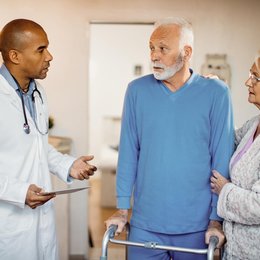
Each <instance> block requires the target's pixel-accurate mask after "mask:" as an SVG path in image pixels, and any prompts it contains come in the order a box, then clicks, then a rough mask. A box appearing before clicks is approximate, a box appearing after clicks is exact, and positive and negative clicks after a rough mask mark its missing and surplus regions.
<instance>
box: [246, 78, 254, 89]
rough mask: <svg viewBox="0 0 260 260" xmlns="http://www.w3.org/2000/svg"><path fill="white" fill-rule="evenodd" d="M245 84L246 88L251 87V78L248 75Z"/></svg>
mask: <svg viewBox="0 0 260 260" xmlns="http://www.w3.org/2000/svg"><path fill="white" fill-rule="evenodd" d="M245 86H246V87H248V88H250V87H252V79H251V78H250V77H249V78H248V79H247V80H246V82H245Z"/></svg>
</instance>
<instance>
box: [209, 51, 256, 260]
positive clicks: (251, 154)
mask: <svg viewBox="0 0 260 260" xmlns="http://www.w3.org/2000/svg"><path fill="white" fill-rule="evenodd" d="M245 84H246V86H247V87H248V92H249V96H248V101H249V103H252V104H254V105H255V106H256V107H257V108H258V109H259V108H260V52H259V53H258V56H257V57H256V60H255V62H254V64H253V66H252V67H251V69H250V73H249V78H248V79H247V81H246V83H245ZM259 133H260V115H258V116H256V117H254V118H252V119H251V120H249V121H247V122H246V123H245V124H244V125H243V126H242V127H241V128H240V129H238V130H237V131H236V151H235V153H234V154H233V157H232V158H231V161H230V178H231V180H227V179H226V178H224V177H223V176H222V175H221V174H220V173H218V172H217V171H213V175H212V177H211V187H212V191H213V192H215V193H217V194H219V200H218V214H219V216H221V217H223V218H224V224H223V225H224V232H225V235H226V239H227V243H226V245H225V250H224V255H223V259H243V260H244V259H250V260H259V259H260V136H259Z"/></svg>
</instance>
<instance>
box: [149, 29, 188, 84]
mask: <svg viewBox="0 0 260 260" xmlns="http://www.w3.org/2000/svg"><path fill="white" fill-rule="evenodd" d="M179 43H180V28H179V27H178V26H175V25H168V26H160V27H158V28H157V29H155V31H154V32H153V33H152V35H151V38H150V55H151V61H152V68H153V74H154V77H155V78H156V79H158V80H167V79H169V78H171V77H173V76H174V75H175V74H176V73H177V72H178V71H179V70H180V69H182V67H183V65H184V63H183V54H182V51H181V50H180V47H179Z"/></svg>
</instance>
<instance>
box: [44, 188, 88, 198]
mask: <svg viewBox="0 0 260 260" xmlns="http://www.w3.org/2000/svg"><path fill="white" fill-rule="evenodd" d="M89 188H90V186H87V187H82V188H73V189H64V190H54V191H47V192H42V193H39V195H40V196H49V195H53V194H55V195H62V194H69V193H73V192H78V191H81V190H86V189H89Z"/></svg>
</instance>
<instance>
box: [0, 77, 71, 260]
mask: <svg viewBox="0 0 260 260" xmlns="http://www.w3.org/2000/svg"><path fill="white" fill-rule="evenodd" d="M37 86H38V89H39V91H40V92H41V94H42V98H43V101H44V106H43V113H44V114H45V117H46V120H48V110H47V102H46V97H45V94H44V91H43V89H42V88H41V86H40V85H39V84H38V83H37ZM26 115H27V119H28V123H29V125H30V128H31V133H30V134H26V133H25V132H24V131H23V124H24V115H23V110H22V103H21V98H20V97H19V96H18V95H17V93H16V92H15V90H14V89H13V88H12V87H11V86H10V85H9V84H8V82H7V81H6V80H5V79H4V78H3V77H2V76H1V75H0V126H1V127H0V259H1V260H20V259H21V260H43V259H44V260H53V259H58V253H57V246H56V234H55V223H54V212H53V201H52V200H51V201H49V202H47V203H46V204H44V205H43V206H41V207H37V208H36V209H31V208H30V207H29V206H27V205H25V197H26V193H27V190H28V187H29V185H30V184H36V185H37V186H39V187H42V188H44V189H45V190H46V191H48V190H51V189H52V187H51V180H50V174H49V172H52V173H53V174H55V175H57V176H58V177H59V178H61V179H62V180H64V181H67V177H68V176H67V175H68V170H69V167H70V166H71V164H72V163H73V161H74V160H75V158H73V157H71V156H68V155H62V154H61V153H59V152H57V151H56V150H55V149H54V148H53V147H52V146H51V145H49V144H48V136H47V135H41V134H40V133H39V132H38V131H37V129H36V127H35V124H34V121H33V119H32V117H31V116H30V113H29V111H28V110H26Z"/></svg>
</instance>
